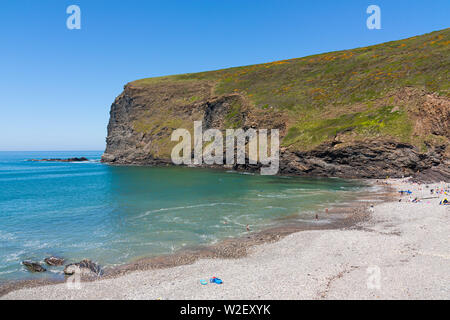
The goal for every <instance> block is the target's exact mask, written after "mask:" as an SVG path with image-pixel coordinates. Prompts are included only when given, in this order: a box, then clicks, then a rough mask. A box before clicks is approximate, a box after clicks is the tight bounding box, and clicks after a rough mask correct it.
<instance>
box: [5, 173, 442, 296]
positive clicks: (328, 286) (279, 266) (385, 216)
mask: <svg viewBox="0 0 450 320" xmlns="http://www.w3.org/2000/svg"><path fill="white" fill-rule="evenodd" d="M389 182H390V185H391V186H393V187H395V188H397V189H399V188H400V189H401V188H409V189H411V190H412V191H413V194H415V193H419V190H418V189H419V188H420V187H419V186H417V185H412V184H408V183H407V182H405V181H400V180H390V181H389ZM415 188H417V191H416V189H415ZM422 192H424V191H422ZM379 197H380V196H379ZM398 198H399V196H398V195H397V194H395V199H392V198H391V201H388V202H386V201H384V202H383V201H376V200H382V199H380V198H377V199H365V200H366V201H360V205H358V206H356V207H353V209H349V208H348V207H343V208H342V210H340V208H339V207H338V208H335V209H333V210H330V211H329V213H328V215H330V216H332V215H335V214H341V215H342V214H344V215H345V218H344V219H337V220H336V222H335V224H324V225H320V224H316V225H315V226H314V227H312V228H304V229H301V228H300V227H299V226H298V225H291V226H289V225H288V224H287V225H285V226H283V227H280V228H275V229H271V230H266V231H264V232H261V233H255V234H249V235H248V236H246V237H244V238H240V239H232V240H227V241H224V242H222V243H219V244H218V245H215V246H212V247H208V248H202V249H198V250H193V251H192V252H182V253H179V254H175V255H170V256H166V257H157V258H151V259H141V260H138V261H136V262H135V263H132V264H130V265H127V266H123V267H120V268H115V269H112V270H107V276H106V277H105V279H102V280H98V281H91V282H82V283H81V289H68V287H67V285H66V284H65V283H61V284H54V285H47V286H42V285H41V284H30V283H29V284H28V285H27V286H35V287H29V288H22V289H19V290H14V291H11V290H13V289H17V287H10V288H9V290H8V291H11V292H9V293H8V294H6V295H4V296H2V299H159V298H161V299H333V298H344V299H348V298H356V299H365V298H367V299H373V298H390V299H397V298H402V299H408V298H444V299H448V298H450V294H449V291H448V290H449V289H448V288H449V287H450V283H449V281H448V272H447V271H448V270H449V267H450V264H449V258H450V248H449V241H448V237H449V234H450V232H449V228H450V227H449V226H450V225H449V221H448V220H449V208H448V207H444V206H439V205H438V203H437V202H436V201H433V200H436V199H431V200H424V201H423V202H422V203H417V204H416V203H408V202H404V201H402V202H398ZM392 200H395V201H392ZM428 202H429V203H428ZM370 203H378V204H376V205H375V207H374V208H373V209H370V210H364V208H367V206H368V205H369V204H370ZM326 215H327V214H326V213H320V215H319V219H321V218H323V217H324V216H326ZM305 229H307V230H305ZM314 229H315V230H314ZM301 230H304V231H301ZM299 231H301V232H299ZM377 274H379V275H380V277H379V278H380V279H379V281H378V282H377V281H375V282H374V283H375V285H373V281H372V280H373V279H372V278H373V276H377ZM212 276H217V277H220V278H221V279H222V280H223V281H224V284H223V285H215V284H208V285H206V286H202V285H201V284H200V283H199V280H200V279H206V280H207V279H208V278H209V277H212ZM370 276H371V277H372V278H370V279H372V280H370V283H372V285H370V284H369V285H368V281H369V277H370ZM16 285H17V284H16ZM23 285H24V284H22V287H23ZM36 285H40V286H37V287H36ZM374 286H375V288H373V287H374Z"/></svg>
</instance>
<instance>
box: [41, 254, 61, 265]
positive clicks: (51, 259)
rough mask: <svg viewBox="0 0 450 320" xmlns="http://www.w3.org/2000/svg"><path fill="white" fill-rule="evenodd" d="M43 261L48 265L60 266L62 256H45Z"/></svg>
mask: <svg viewBox="0 0 450 320" xmlns="http://www.w3.org/2000/svg"><path fill="white" fill-rule="evenodd" d="M44 261H45V263H46V264H48V265H49V266H62V265H63V264H64V259H63V258H58V257H53V256H52V257H49V258H45V259H44Z"/></svg>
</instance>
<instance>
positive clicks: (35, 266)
mask: <svg viewBox="0 0 450 320" xmlns="http://www.w3.org/2000/svg"><path fill="white" fill-rule="evenodd" d="M22 264H23V265H24V266H25V267H26V268H27V269H28V270H29V271H31V272H45V271H47V269H45V268H44V267H43V266H41V265H40V264H39V263H38V262H32V261H22Z"/></svg>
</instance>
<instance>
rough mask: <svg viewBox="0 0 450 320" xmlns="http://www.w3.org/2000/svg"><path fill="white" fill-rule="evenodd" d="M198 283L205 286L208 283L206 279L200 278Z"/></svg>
mask: <svg viewBox="0 0 450 320" xmlns="http://www.w3.org/2000/svg"><path fill="white" fill-rule="evenodd" d="M200 283H201V284H202V285H204V286H206V285H207V284H208V281H206V280H203V279H201V280H200Z"/></svg>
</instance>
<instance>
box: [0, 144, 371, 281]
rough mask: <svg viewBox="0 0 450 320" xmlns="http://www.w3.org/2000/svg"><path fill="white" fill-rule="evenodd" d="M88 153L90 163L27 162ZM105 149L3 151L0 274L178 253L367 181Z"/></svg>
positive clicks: (17, 275)
mask: <svg viewBox="0 0 450 320" xmlns="http://www.w3.org/2000/svg"><path fill="white" fill-rule="evenodd" d="M75 156H77V157H81V156H85V157H87V158H88V159H91V161H90V162H83V163H56V162H55V163H50V162H27V161H25V160H26V159H31V158H69V157H75ZM100 156H101V152H0V248H1V251H0V281H2V280H11V279H23V278H32V277H48V276H49V275H57V274H60V273H61V268H55V269H51V270H50V271H51V272H48V273H46V274H30V273H29V272H27V271H26V270H25V269H24V268H23V267H22V266H21V264H20V262H21V261H22V260H25V259H32V260H37V261H42V260H43V259H44V258H45V257H47V256H49V255H58V256H63V257H65V258H66V259H68V261H69V262H71V261H79V260H81V259H83V258H90V259H92V260H93V261H96V262H98V263H100V264H101V265H103V266H111V265H117V264H123V263H127V262H130V261H132V260H133V259H135V258H138V257H142V256H152V255H158V254H166V253H171V252H174V251H177V250H180V249H182V248H189V247H195V246H198V245H202V244H210V243H214V242H217V241H218V240H220V239H224V238H226V237H234V236H239V235H242V234H244V233H245V232H246V230H245V226H246V225H247V224H249V225H250V227H251V229H252V231H256V230H260V229H263V228H267V227H269V226H273V225H276V224H279V223H280V221H282V218H286V217H291V218H293V219H297V220H299V221H303V222H305V223H324V222H326V221H324V220H322V219H321V220H320V221H318V222H317V221H315V220H314V210H316V209H318V208H323V207H325V206H327V207H328V206H331V205H332V204H333V203H339V202H342V201H348V200H349V199H351V198H352V197H354V196H355V193H354V192H355V191H358V190H361V188H363V186H362V184H361V183H360V182H355V181H345V180H341V179H312V178H298V177H273V176H259V175H253V174H242V173H237V172H226V171H219V170H209V169H193V168H177V167H169V168H149V167H115V166H109V165H104V164H101V163H100V162H99V159H100Z"/></svg>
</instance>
